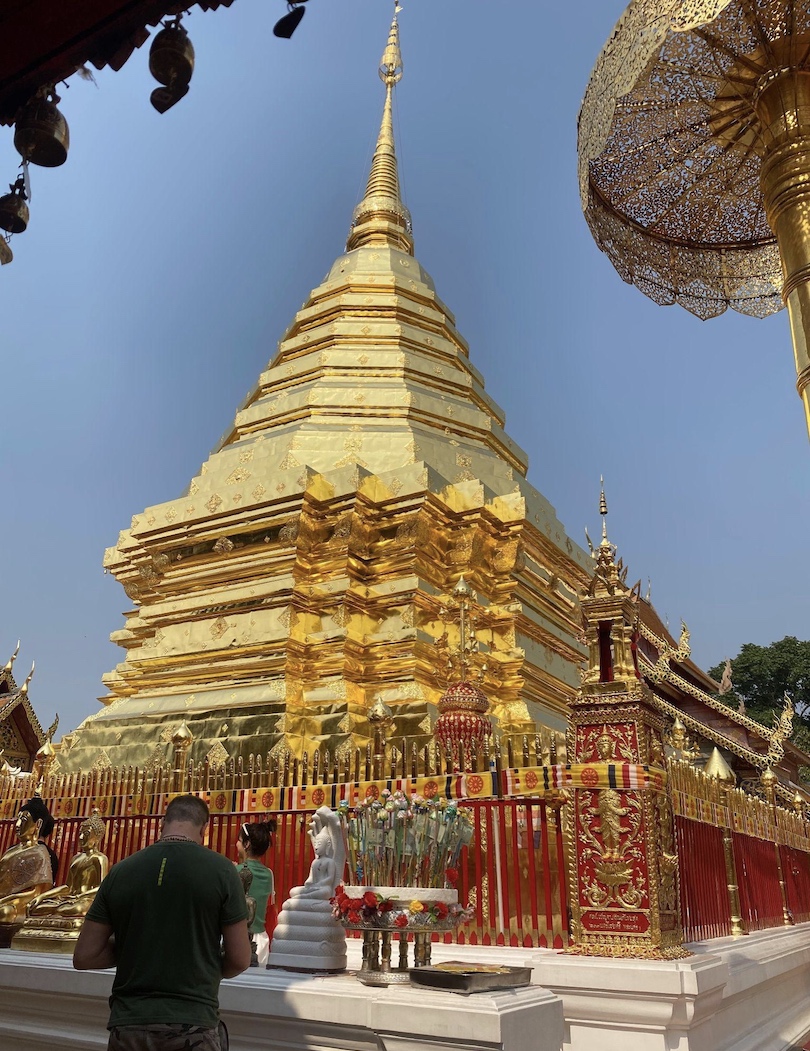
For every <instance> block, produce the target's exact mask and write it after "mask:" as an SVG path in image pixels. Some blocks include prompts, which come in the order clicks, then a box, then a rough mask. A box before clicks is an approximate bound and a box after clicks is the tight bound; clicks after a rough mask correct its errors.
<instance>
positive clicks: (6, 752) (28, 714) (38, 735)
mask: <svg viewBox="0 0 810 1051" xmlns="http://www.w3.org/2000/svg"><path fill="white" fill-rule="evenodd" d="M19 649H20V644H19V643H17V648H16V649H15V651H14V653H13V654H12V656H11V657H10V659H9V660H8V661H7V662H6V664H5V666H4V667H3V668H2V670H0V765H2V762H3V761H5V762H8V763H9V764H10V765H11V766H18V765H19V766H22V767H23V768H24V769H30V768H31V764H32V763H33V760H34V756H35V755H36V753H37V750H38V749H39V748H40V747H41V746H42V745H43V744H44V743H45V740H46V737H47V734H46V733H45V731H44V730H43V729H42V726H41V725H40V722H39V719H37V716H36V713H35V712H34V709H33V706H32V704H31V699H30V697H29V696H28V687H29V685H30V683H31V678H32V676H33V674H34V669H33V667H32V668H31V671H30V673H29V674H28V675H27V676H26V678H25V681H24V682H23V684H22V686H18V685H17V682H16V680H15V678H14V672H13V668H14V661H15V660H16V658H17V654H18V653H19Z"/></svg>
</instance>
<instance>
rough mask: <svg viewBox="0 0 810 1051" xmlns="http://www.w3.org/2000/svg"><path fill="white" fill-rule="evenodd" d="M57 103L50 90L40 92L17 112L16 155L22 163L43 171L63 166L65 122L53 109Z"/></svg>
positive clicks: (67, 135)
mask: <svg viewBox="0 0 810 1051" xmlns="http://www.w3.org/2000/svg"><path fill="white" fill-rule="evenodd" d="M49 96H50V98H49ZM58 101H59V96H58V95H56V94H54V91H53V88H45V89H42V90H41V91H39V92H38V93H37V94H36V95H35V96H34V97H33V98H32V99H31V101H30V102H27V103H26V104H25V105H24V106H23V108H22V109H21V110H20V112H19V114H18V116H17V121H16V126H15V128H14V146H15V147H16V149H17V152H18V153H19V154H20V156H21V157H22V158H23V160H26V161H30V162H31V164H39V165H41V166H42V167H43V168H58V167H59V165H60V164H64V163H65V161H66V160H67V155H68V148H69V147H70V133H69V131H68V126H67V121H66V120H65V118H64V117H63V116H62V114H61V113H60V112H59V110H58V109H57V108H56V103H57V102H58Z"/></svg>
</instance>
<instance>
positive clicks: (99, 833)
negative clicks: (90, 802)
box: [79, 808, 105, 850]
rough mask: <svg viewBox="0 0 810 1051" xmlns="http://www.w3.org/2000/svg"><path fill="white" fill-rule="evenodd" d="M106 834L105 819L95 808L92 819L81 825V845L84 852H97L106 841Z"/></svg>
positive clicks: (89, 818)
mask: <svg viewBox="0 0 810 1051" xmlns="http://www.w3.org/2000/svg"><path fill="white" fill-rule="evenodd" d="M104 832H105V825H104V818H103V817H102V816H101V814H99V812H98V810H96V809H95V808H94V809H93V813H92V814H91V815H90V817H88V818H87V819H86V820H84V821H82V823H81V825H79V845H80V846H81V848H82V850H95V849H96V847H98V846H99V845H100V843H101V841H102V839H104Z"/></svg>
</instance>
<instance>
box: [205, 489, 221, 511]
mask: <svg viewBox="0 0 810 1051" xmlns="http://www.w3.org/2000/svg"><path fill="white" fill-rule="evenodd" d="M205 506H206V507H207V508H208V510H209V511H210V512H211V514H212V515H213V514H215V513H216V512H217V511H218V510H219V508H220V507H221V506H222V497H221V496H217V494H216V493H214V495H213V496H212V497H211V498H210V499H209V500H208V501H207V502H206V505H205Z"/></svg>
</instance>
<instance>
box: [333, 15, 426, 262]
mask: <svg viewBox="0 0 810 1051" xmlns="http://www.w3.org/2000/svg"><path fill="white" fill-rule="evenodd" d="M402 69H403V66H402V53H401V52H400V49H399V23H398V22H397V16H396V13H394V18H393V20H392V22H391V29H390V31H389V33H388V43H387V44H386V46H385V51H383V55H382V58H381V59H380V67H379V74H380V79H381V80H382V82H383V83H384V84H385V105H384V106H383V116H382V123H381V124H380V134H379V135H378V136H377V145H376V146H375V148H374V157H373V159H372V161H371V170H370V172H369V176H368V182H367V183H366V192H365V194H364V195H363V200H362V201H361V202H360V204H358V206H357V207H356V208H355V210H354V215H353V217H352V229H351V233H350V234H349V239H348V241H347V242H346V251H347V252H351V251H353V250H354V249H355V248H361V247H362V246H363V245H371V244H376V245H386V244H387V245H390V246H391V247H392V248H397V249H399V250H400V251H403V252H408V253H409V254H410V255H413V241H412V240H411V213H410V212H409V211H408V209H407V208H406V207H405V205H404V204H403V203H402V200H401V198H400V193H399V172H398V169H397V154H396V148H395V145H394V117H393V107H394V104H393V93H394V85H395V84H398V83H399V81H400V80H401V79H402Z"/></svg>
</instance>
